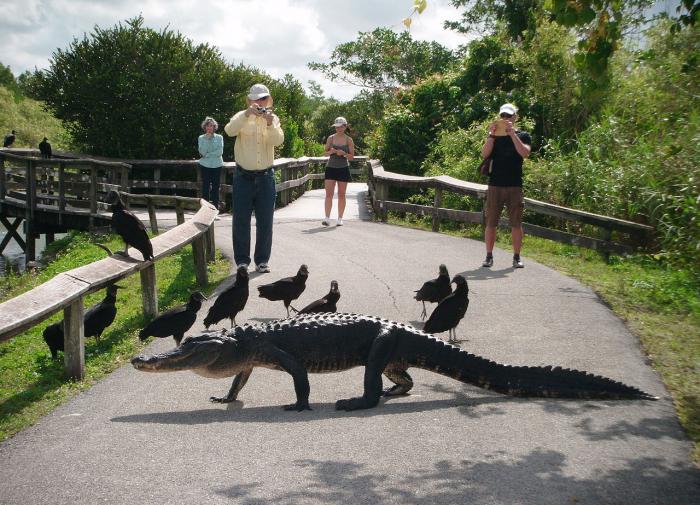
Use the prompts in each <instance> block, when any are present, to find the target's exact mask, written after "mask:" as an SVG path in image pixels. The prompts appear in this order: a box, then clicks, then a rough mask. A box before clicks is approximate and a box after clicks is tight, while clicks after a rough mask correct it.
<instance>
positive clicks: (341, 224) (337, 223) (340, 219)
mask: <svg viewBox="0 0 700 505" xmlns="http://www.w3.org/2000/svg"><path fill="white" fill-rule="evenodd" d="M335 225H336V226H343V218H342V217H339V218H338V221H336V223H335Z"/></svg>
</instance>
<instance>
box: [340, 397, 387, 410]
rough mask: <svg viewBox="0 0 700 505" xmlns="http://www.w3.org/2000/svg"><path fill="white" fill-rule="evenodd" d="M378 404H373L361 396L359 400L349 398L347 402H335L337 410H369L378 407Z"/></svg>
mask: <svg viewBox="0 0 700 505" xmlns="http://www.w3.org/2000/svg"><path fill="white" fill-rule="evenodd" d="M377 403H378V400H377V401H376V402H371V401H369V400H367V399H366V398H364V397H362V396H360V397H358V398H348V399H347V400H338V401H337V402H335V410H348V411H349V410H360V409H369V408H372V407H374V406H376V405H377Z"/></svg>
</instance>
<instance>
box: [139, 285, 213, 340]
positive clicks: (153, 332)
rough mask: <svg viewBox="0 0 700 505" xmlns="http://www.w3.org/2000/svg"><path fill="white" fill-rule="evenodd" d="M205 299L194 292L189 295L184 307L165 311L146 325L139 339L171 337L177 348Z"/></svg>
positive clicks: (195, 318)
mask: <svg viewBox="0 0 700 505" xmlns="http://www.w3.org/2000/svg"><path fill="white" fill-rule="evenodd" d="M206 299H207V297H206V296H204V295H203V294H202V293H201V292H199V291H195V292H194V293H192V294H190V299H189V301H188V302H187V303H186V304H185V305H179V306H177V307H175V308H173V309H170V310H167V311H165V312H163V313H162V314H160V315H159V316H158V317H156V318H155V319H154V320H153V321H151V322H150V323H148V324H147V325H146V326H145V327H144V329H143V330H141V331H140V332H139V339H140V340H146V339H147V338H148V337H151V336H153V337H158V338H166V337H173V338H174V339H175V343H176V344H177V345H178V346H179V345H180V342H182V339H183V338H184V336H185V333H187V330H189V329H190V328H191V327H192V325H193V324H194V322H195V321H196V320H197V312H199V309H201V308H202V302H203V301H204V300H206Z"/></svg>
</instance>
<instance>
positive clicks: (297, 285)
mask: <svg viewBox="0 0 700 505" xmlns="http://www.w3.org/2000/svg"><path fill="white" fill-rule="evenodd" d="M308 277H309V267H307V266H306V265H301V266H300V267H299V271H298V272H297V274H296V275H295V276H294V277H285V278H284V279H280V280H278V281H275V282H273V283H271V284H263V285H262V286H258V291H259V292H260V298H267V299H268V300H271V301H276V300H282V301H283V302H284V308H286V309H287V317H289V307H292V309H293V310H295V311H296V312H299V311H298V310H297V309H295V308H294V307H293V306H292V300H296V299H297V298H299V296H300V295H301V294H302V293H303V292H304V290H305V289H306V279H307V278H308Z"/></svg>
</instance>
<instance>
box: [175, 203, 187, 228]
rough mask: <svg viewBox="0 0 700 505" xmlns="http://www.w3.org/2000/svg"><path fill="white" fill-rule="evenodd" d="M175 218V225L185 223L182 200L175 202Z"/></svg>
mask: <svg viewBox="0 0 700 505" xmlns="http://www.w3.org/2000/svg"><path fill="white" fill-rule="evenodd" d="M175 217H176V218H177V224H182V223H184V222H185V209H184V208H183V207H182V200H175Z"/></svg>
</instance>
